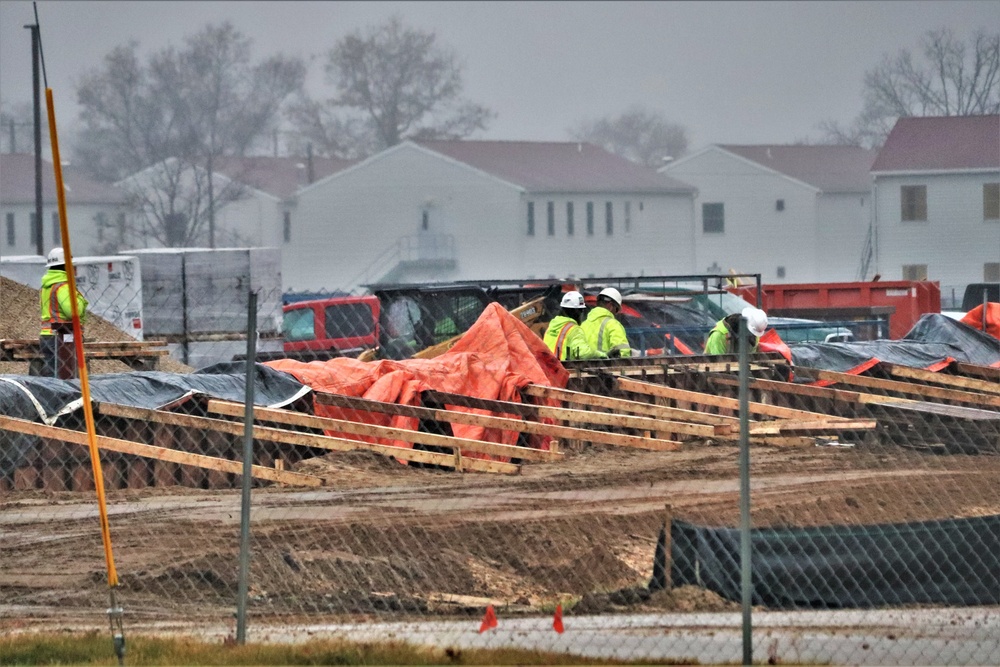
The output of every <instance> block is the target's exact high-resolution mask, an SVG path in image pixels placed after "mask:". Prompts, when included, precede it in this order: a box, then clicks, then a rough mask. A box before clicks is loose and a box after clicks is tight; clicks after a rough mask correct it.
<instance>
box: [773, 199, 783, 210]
mask: <svg viewBox="0 0 1000 667" xmlns="http://www.w3.org/2000/svg"><path fill="white" fill-rule="evenodd" d="M774 210H775V211H784V210H785V200H784V199H779V200H778V201H776V202H774Z"/></svg>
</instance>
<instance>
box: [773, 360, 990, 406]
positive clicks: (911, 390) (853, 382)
mask: <svg viewBox="0 0 1000 667" xmlns="http://www.w3.org/2000/svg"><path fill="white" fill-rule="evenodd" d="M793 372H794V373H796V374H797V375H799V376H800V377H809V378H815V379H817V380H828V381H830V382H836V383H838V384H846V385H850V386H854V387H866V388H869V389H880V390H882V391H889V392H895V393H898V394H907V395H910V396H921V397H926V398H937V399H941V400H945V401H954V402H956V403H968V404H971V405H973V406H975V407H980V408H1000V396H992V395H986V394H978V393H974V392H970V391H960V390H958V389H946V388H943V387H930V386H927V385H923V384H914V383H913V382H900V381H899V380H883V379H881V378H875V377H869V376H865V375H851V374H850V373H837V372H834V371H823V370H816V369H813V368H802V367H795V368H794V369H793Z"/></svg>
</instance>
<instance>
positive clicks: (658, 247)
mask: <svg viewBox="0 0 1000 667" xmlns="http://www.w3.org/2000/svg"><path fill="white" fill-rule="evenodd" d="M568 200H572V201H573V202H574V204H575V210H574V222H575V234H574V235H573V237H572V238H570V237H568V235H567V233H566V202H567V201H568ZM529 201H532V202H535V234H534V236H528V234H527V209H528V202H529ZM548 201H553V202H554V203H555V222H556V230H555V231H556V233H555V235H554V236H552V237H549V236H548V235H547V230H546V206H547V202H548ZM587 201H593V202H594V205H595V215H594V218H595V222H594V227H595V229H594V235H593V236H592V237H588V236H587V234H586V202H587ZM606 201H611V202H612V204H613V206H614V213H613V217H614V233H613V235H612V236H610V237H609V236H607V234H606V231H605V217H604V214H605V202H606ZM625 201H630V202H631V220H632V224H631V232H629V233H626V232H625V217H624V202H625ZM640 202H642V210H640V209H639V203H640ZM690 202H691V198H690V196H687V195H656V196H650V195H643V196H639V195H634V196H633V195H629V196H624V195H620V194H615V195H606V194H601V193H595V194H593V195H588V194H583V195H579V196H577V195H567V194H565V193H561V194H552V195H546V194H538V193H525V192H524V191H523V189H521V188H519V187H517V186H514V185H511V184H509V183H505V182H503V181H500V180H498V179H496V178H493V177H492V176H490V175H487V174H484V173H482V172H478V171H476V170H474V169H471V168H469V167H467V166H465V165H462V164H459V163H456V162H454V161H452V160H449V159H447V158H444V157H441V156H437V155H435V154H433V153H430V152H428V151H425V150H423V149H420V148H417V147H415V146H408V145H403V146H400V147H397V148H396V149H390V151H387V152H386V153H384V154H382V155H381V156H378V157H376V158H374V159H372V160H371V161H369V162H367V163H364V164H362V165H360V166H358V167H356V168H353V169H349V170H347V171H344V172H341V173H339V174H336V175H334V176H333V177H330V178H328V179H325V180H323V181H320V182H318V183H317V184H315V185H314V186H312V187H310V188H307V189H306V190H304V191H303V192H301V193H300V194H299V196H298V201H297V203H296V204H295V208H294V210H293V212H292V240H291V242H290V243H287V244H283V245H282V246H281V247H282V249H283V259H282V263H283V276H284V288H285V290H286V291H287V290H293V291H300V290H318V289H353V288H356V287H357V284H356V283H357V282H359V281H360V282H365V281H366V280H369V281H370V280H373V279H374V278H375V277H377V275H378V274H379V273H382V272H384V271H387V270H388V269H390V268H391V267H392V265H393V264H394V263H395V262H396V261H398V256H396V255H394V249H395V248H396V247H397V245H398V243H399V242H400V239H404V238H412V239H419V237H420V236H421V235H422V234H428V235H451V236H452V237H453V238H454V249H455V253H454V257H455V266H454V268H453V269H443V268H439V269H435V270H428V271H424V272H411V273H409V274H408V275H407V276H406V278H407V279H408V280H411V281H417V280H424V281H430V280H439V281H440V280H466V279H483V280H488V279H505V278H507V279H526V278H530V277H536V278H537V277H548V276H549V275H555V276H558V277H563V276H567V275H570V274H574V275H576V276H586V275H588V274H595V275H608V274H613V275H625V274H628V273H632V274H634V275H639V274H640V273H646V274H647V275H649V274H654V273H688V272H690V271H691V270H692V268H693V264H692V262H691V256H692V253H691V234H690V229H691V219H690V216H691V203H690ZM424 210H426V211H427V212H428V221H429V227H428V229H427V231H426V232H424V231H423V230H422V229H421V226H422V214H423V212H424ZM373 267H375V268H378V269H379V270H374V268H373ZM365 272H368V273H367V275H362V274H365ZM359 279H360V280H359Z"/></svg>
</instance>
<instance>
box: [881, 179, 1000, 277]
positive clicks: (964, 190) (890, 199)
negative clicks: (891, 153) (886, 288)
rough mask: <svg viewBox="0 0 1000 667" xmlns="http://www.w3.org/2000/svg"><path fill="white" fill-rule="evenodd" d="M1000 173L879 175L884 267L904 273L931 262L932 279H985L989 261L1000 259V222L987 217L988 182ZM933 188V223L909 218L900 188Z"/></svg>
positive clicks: (929, 194)
mask: <svg viewBox="0 0 1000 667" xmlns="http://www.w3.org/2000/svg"><path fill="white" fill-rule="evenodd" d="M998 181H1000V172H993V173H979V174H939V175H934V174H928V175H918V176H879V177H878V178H877V180H876V197H877V202H876V203H877V207H878V208H877V211H876V215H877V218H878V223H877V224H878V250H879V252H878V270H879V272H880V273H881V274H882V276H883V277H884V278H886V279H887V280H898V279H900V278H901V277H902V267H903V265H906V264H926V265H927V278H928V280H937V281H940V283H941V288H942V293H945V292H946V291H948V290H949V288H951V287H953V286H964V285H965V284H967V283H970V282H981V281H982V280H983V264H985V263H986V262H1000V222H997V221H995V220H994V221H986V220H984V219H983V184H984V183H989V182H992V183H996V182H998ZM904 185H925V186H926V187H927V221H926V222H903V221H902V215H901V209H900V188H901V186H904Z"/></svg>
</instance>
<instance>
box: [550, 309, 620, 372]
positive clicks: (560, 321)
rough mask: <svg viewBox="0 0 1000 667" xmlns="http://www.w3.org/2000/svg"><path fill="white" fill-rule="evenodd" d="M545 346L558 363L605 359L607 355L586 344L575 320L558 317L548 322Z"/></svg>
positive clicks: (584, 337) (563, 316)
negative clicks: (556, 358)
mask: <svg viewBox="0 0 1000 667" xmlns="http://www.w3.org/2000/svg"><path fill="white" fill-rule="evenodd" d="M544 340H545V344H546V345H547V346H548V348H549V349H550V350H551V351H552V354H554V355H556V356H557V357H558V358H559V361H566V360H570V361H573V360H574V359H607V357H608V355H606V354H604V353H603V352H598V351H597V350H595V349H594V348H592V347H590V345H589V344H588V343H587V336H586V335H584V333H583V329H581V328H580V325H579V324H577V323H576V320H573V319H572V318H569V317H566V316H565V315H558V316H556V317H554V318H552V321H551V322H549V328H548V329H547V330H546V332H545V338H544Z"/></svg>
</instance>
